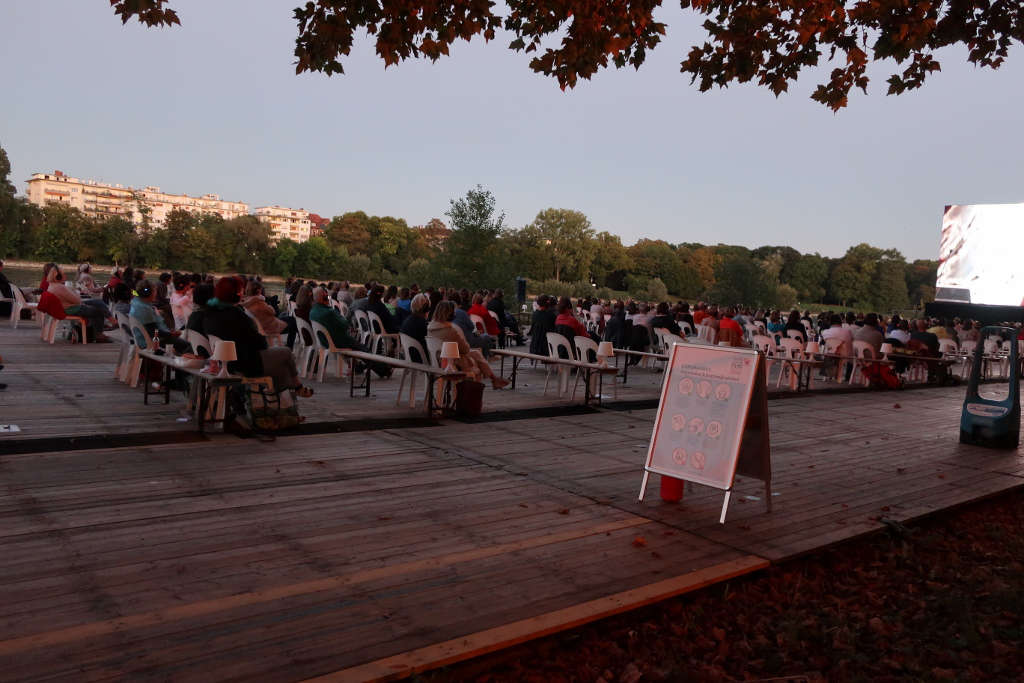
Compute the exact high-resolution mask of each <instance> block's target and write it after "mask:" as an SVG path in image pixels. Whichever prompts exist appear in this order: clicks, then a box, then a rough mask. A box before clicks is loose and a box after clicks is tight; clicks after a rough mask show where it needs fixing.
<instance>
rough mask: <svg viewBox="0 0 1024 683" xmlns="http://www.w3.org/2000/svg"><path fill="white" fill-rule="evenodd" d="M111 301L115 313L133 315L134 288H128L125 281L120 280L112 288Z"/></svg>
mask: <svg viewBox="0 0 1024 683" xmlns="http://www.w3.org/2000/svg"><path fill="white" fill-rule="evenodd" d="M110 301H111V304H110V307H111V308H112V309H113V310H114V312H115V313H120V314H121V315H131V308H132V290H130V289H128V285H126V284H125V283H123V282H118V283H117V284H116V285H115V286H114V288H113V289H112V290H110Z"/></svg>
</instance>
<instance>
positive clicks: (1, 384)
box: [0, 382, 7, 391]
mask: <svg viewBox="0 0 1024 683" xmlns="http://www.w3.org/2000/svg"><path fill="white" fill-rule="evenodd" d="M6 388H7V385H6V384H4V383H3V382H0V391H3V390H4V389H6Z"/></svg>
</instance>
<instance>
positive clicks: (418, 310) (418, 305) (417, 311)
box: [401, 294, 430, 363]
mask: <svg viewBox="0 0 1024 683" xmlns="http://www.w3.org/2000/svg"><path fill="white" fill-rule="evenodd" d="M429 310H430V297H428V296H427V295H426V294H417V295H416V296H414V297H413V298H412V300H411V301H410V302H409V315H408V316H406V318H405V321H404V322H403V323H402V330H401V331H402V334H405V335H408V336H410V337H412V338H413V339H415V340H416V341H418V342H419V343H420V346H421V347H423V350H424V351H426V349H427V312H428V311H429ZM407 360H409V361H412V362H413V363H426V362H428V361H427V359H426V358H420V359H416V358H408V359H407Z"/></svg>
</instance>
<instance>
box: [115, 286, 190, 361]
mask: <svg viewBox="0 0 1024 683" xmlns="http://www.w3.org/2000/svg"><path fill="white" fill-rule="evenodd" d="M137 291H138V296H136V297H135V298H134V299H132V304H131V308H130V309H129V311H128V315H130V316H131V317H133V318H135V319H136V320H137V321H139V323H141V324H142V326H143V327H144V328H145V330H146V332H147V333H148V334H149V337H150V339H152V340H155V341H156V342H157V343H158V344H159V345H160V346H161V347H163V346H166V345H171V346H173V347H174V352H175V353H176V354H177V355H179V356H180V355H182V354H184V353H188V352H189V351H190V350H191V347H190V346H189V344H188V342H186V341H185V340H184V339H180V336H181V333H180V332H178V331H177V330H174V331H171V330H170V329H169V328H168V327H167V323H166V322H165V321H164V318H163V316H162V315H160V313H159V312H158V311H157V310H156V305H155V304H156V296H157V293H156V287H154V286H153V285H152V284H151V283H150V282H149V280H143V281H142V282H141V283H139V287H138V290H137ZM133 332H134V334H135V344H136V346H138V347H139V348H143V347H144V346H145V343H146V339H145V337H143V336H142V333H141V332H139V331H138V330H133Z"/></svg>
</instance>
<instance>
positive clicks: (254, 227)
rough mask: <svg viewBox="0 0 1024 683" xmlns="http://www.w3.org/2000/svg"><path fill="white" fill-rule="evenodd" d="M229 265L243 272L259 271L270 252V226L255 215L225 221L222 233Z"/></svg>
mask: <svg viewBox="0 0 1024 683" xmlns="http://www.w3.org/2000/svg"><path fill="white" fill-rule="evenodd" d="M220 237H221V239H222V240H223V241H222V242H221V248H222V250H223V252H224V254H225V255H226V257H227V258H226V260H227V267H228V268H234V269H235V270H238V271H239V272H243V273H258V272H260V271H261V270H262V268H263V263H264V260H265V258H266V257H267V256H268V255H269V252H270V226H269V225H267V224H266V223H262V222H260V221H259V220H257V219H256V217H255V216H239V217H238V218H232V219H231V220H229V221H224V225H223V230H222V231H221V235H220Z"/></svg>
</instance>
